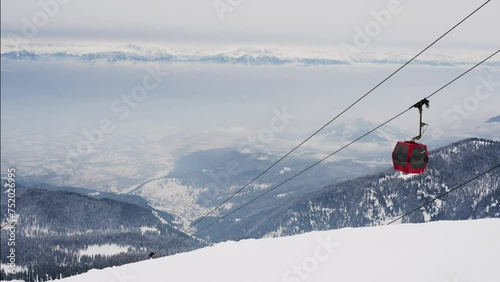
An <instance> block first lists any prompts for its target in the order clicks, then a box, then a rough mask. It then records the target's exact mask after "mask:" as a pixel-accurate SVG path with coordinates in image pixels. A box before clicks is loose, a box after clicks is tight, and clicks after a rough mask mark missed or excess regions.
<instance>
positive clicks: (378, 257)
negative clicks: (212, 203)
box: [62, 219, 500, 282]
mask: <svg viewBox="0 0 500 282" xmlns="http://www.w3.org/2000/svg"><path fill="white" fill-rule="evenodd" d="M498 234H500V219H482V220H474V221H442V222H432V223H425V224H396V225H391V226H380V227H368V228H345V229H339V230H332V231H322V232H312V233H307V234H302V235H297V236H291V237H282V238H268V239H260V240H253V239H251V240H244V241H240V242H225V243H221V244H217V245H215V246H213V247H207V248H203V249H199V250H196V251H193V252H189V253H183V254H177V255H174V256H170V257H164V258H158V259H153V260H146V261H142V262H137V263H132V264H128V265H123V266H119V267H113V268H106V269H103V270H91V271H89V272H87V273H84V274H81V275H78V276H74V277H70V278H66V279H63V280H62V281H66V282H83V281H85V282H86V281H94V282H100V281H102V282H109V281H123V282H142V281H143V282H149V281H176V282H180V281H186V282H197V281H217V282H234V281H244V282H246V281H255V282H266V281H269V282H277V281H283V282H299V281H309V282H315V281H322V282H324V281H343V282H348V281H353V282H354V281H356V282H359V281H371V282H391V281H394V282H396V281H397V282H400V281H405V282H422V281H426V282H443V281H485V282H487V281H498V277H499V274H500V272H499V270H498V265H497V263H498V254H499V253H500V236H498ZM193 270H195V271H193Z"/></svg>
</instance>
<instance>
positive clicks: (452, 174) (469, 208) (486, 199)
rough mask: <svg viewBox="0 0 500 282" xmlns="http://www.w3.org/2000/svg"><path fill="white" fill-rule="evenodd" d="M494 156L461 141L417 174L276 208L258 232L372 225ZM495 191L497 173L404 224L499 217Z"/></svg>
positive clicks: (494, 147) (351, 183)
mask: <svg viewBox="0 0 500 282" xmlns="http://www.w3.org/2000/svg"><path fill="white" fill-rule="evenodd" d="M498 152H500V142H498V141H491V140H483V139H466V140H462V141H460V142H457V143H453V144H451V145H449V146H446V147H443V148H440V149H437V150H434V151H432V152H431V160H430V164H429V167H428V169H427V172H426V173H425V174H423V175H404V174H402V173H400V172H396V171H392V170H391V171H388V172H385V173H380V174H376V175H371V176H365V177H360V178H356V179H352V180H348V181H345V182H342V183H338V184H334V185H331V186H328V187H325V188H324V189H322V190H320V191H317V192H314V193H311V194H310V195H309V196H307V197H302V198H299V199H296V200H295V201H292V202H290V203H289V204H288V205H286V206H282V207H280V208H279V209H278V210H277V211H276V212H275V213H273V214H272V215H270V216H269V217H268V221H267V223H266V224H267V226H264V225H263V226H262V229H264V230H268V231H270V232H268V235H269V236H281V235H291V234H297V233H302V232H308V231H311V230H327V229H335V228H341V227H356V226H371V225H378V224H380V223H384V222H387V221H388V220H391V219H393V218H396V217H397V216H399V215H401V214H402V213H403V212H405V211H408V210H411V209H413V208H415V207H418V206H419V205H421V204H423V203H425V202H427V201H429V200H431V199H433V198H434V197H436V196H437V195H439V194H442V193H444V192H447V191H449V190H450V189H452V188H454V187H456V186H457V185H460V184H461V183H463V182H465V181H467V180H468V179H470V178H472V177H474V176H475V175H477V174H479V173H481V172H483V171H485V170H487V169H489V168H492V167H494V166H495V165H498V164H500V154H499V153H498ZM499 186H500V170H499V169H497V170H495V171H492V172H491V173H489V174H488V175H487V176H485V177H482V178H480V179H478V180H476V181H474V182H473V183H470V184H469V185H467V186H465V187H464V188H463V189H461V190H458V191H457V192H455V193H453V194H449V195H447V196H446V197H445V198H442V199H439V200H437V201H435V202H434V203H433V204H432V205H429V206H427V207H425V208H423V209H421V210H420V211H418V212H416V213H414V214H412V215H411V216H409V217H408V218H406V219H405V220H404V222H427V221H434V220H457V219H470V218H484V217H500V190H499ZM270 222H273V223H270ZM270 226H273V227H271V228H272V229H274V230H270V229H269V227H270ZM255 229H259V228H258V227H255Z"/></svg>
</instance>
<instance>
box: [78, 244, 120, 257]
mask: <svg viewBox="0 0 500 282" xmlns="http://www.w3.org/2000/svg"><path fill="white" fill-rule="evenodd" d="M127 251H128V247H123V246H118V245H116V244H106V245H91V246H88V248H87V249H85V250H80V252H79V253H80V255H81V256H96V255H105V256H113V255H117V254H119V253H126V252H127Z"/></svg>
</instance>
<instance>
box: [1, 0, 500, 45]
mask: <svg viewBox="0 0 500 282" xmlns="http://www.w3.org/2000/svg"><path fill="white" fill-rule="evenodd" d="M54 1H56V0H42V1H40V2H51V3H55V2H54ZM59 1H60V2H63V0H59ZM64 2H68V3H67V4H64V5H63V4H59V5H58V7H57V12H56V13H54V15H53V17H50V20H49V22H48V24H47V25H46V26H43V27H41V28H39V31H38V32H37V34H36V38H37V39H45V38H49V37H59V38H75V37H76V38H80V39H120V40H151V41H163V42H172V41H188V42H192V41H196V42H204V43H207V44H208V43H227V44H238V45H243V44H244V43H259V44H265V43H269V44H271V43H273V44H275V43H278V44H307V45H331V44H339V43H341V42H348V43H351V42H352V41H353V38H354V36H355V35H356V31H355V28H360V29H361V30H363V29H364V28H365V27H366V26H367V25H368V24H369V22H370V21H372V20H373V19H374V16H373V15H372V12H379V11H381V10H388V5H391V4H390V3H396V4H392V5H394V7H396V8H393V10H392V11H396V13H392V15H391V19H390V22H389V24H388V25H387V27H383V28H382V29H381V31H380V32H379V35H378V36H376V37H375V38H374V39H373V46H375V45H378V44H380V45H385V46H387V45H388V46H392V47H396V46H402V45H403V46H405V45H415V44H417V45H418V46H421V45H422V43H424V42H425V43H430V42H431V41H433V40H434V39H435V38H437V37H438V36H439V35H441V34H442V33H443V32H444V31H446V30H447V29H449V28H450V27H451V26H453V25H454V24H456V23H457V22H458V21H459V20H461V19H462V18H463V17H465V16H466V15H467V14H469V13H470V12H472V11H473V10H475V9H476V8H477V7H479V6H480V5H481V4H482V3H484V2H485V1H484V0H470V1H454V0H442V1H432V0H421V1H409V0H401V1H397V0H394V1H388V0H376V1H374V0H358V1H338V0H316V1H303V0H272V1H269V0H217V1H214V0H182V1H181V0H165V1H163V0H162V1H159V0H143V1H130V0H106V1H98V0H64ZM221 3H222V4H221ZM230 3H234V4H235V5H233V6H231V7H230V10H227V11H225V12H224V11H222V10H219V12H217V9H216V8H215V6H218V7H219V9H224V7H228V6H224V5H229V4H230ZM398 3H399V4H398ZM1 8H2V12H1V16H2V19H1V21H2V36H6V35H7V34H8V33H9V32H15V33H17V34H21V33H22V29H23V26H25V25H26V20H28V21H30V22H32V23H33V22H34V21H33V19H34V16H35V18H36V16H37V15H40V13H39V12H40V11H43V9H42V7H41V6H40V4H39V1H27V0H2V1H1ZM499 11H500V1H497V0H495V1H491V2H490V3H489V4H487V6H485V7H484V8H483V9H482V10H481V11H479V12H478V13H477V14H476V15H475V16H474V17H472V18H470V19H469V20H468V21H467V22H466V23H465V24H464V25H463V26H461V27H460V28H459V29H457V30H456V31H455V32H454V33H453V34H450V36H449V37H447V38H446V39H445V40H443V42H442V43H440V45H441V46H448V47H450V46H451V47H463V48H466V47H473V48H478V47H484V48H494V47H495V46H494V45H495V44H498V42H500V33H499V32H498V31H497V27H498V26H500V17H498V12H499ZM221 17H223V18H224V20H221ZM23 19H26V20H23ZM35 21H36V20H35Z"/></svg>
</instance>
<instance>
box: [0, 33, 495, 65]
mask: <svg viewBox="0 0 500 282" xmlns="http://www.w3.org/2000/svg"><path fill="white" fill-rule="evenodd" d="M412 56H413V54H401V53H394V52H392V53H391V52H387V51H380V52H351V50H346V48H342V47H341V46H337V47H336V48H328V49H325V50H308V49H306V48H303V47H297V48H288V49H280V48H276V47H228V46H218V47H212V48H203V49H193V48H185V47H182V46H159V45H147V44H116V43H114V44H112V43H96V44H89V43H73V44H67V43H60V42H17V41H15V40H10V39H9V38H2V53H1V58H2V60H30V61H40V60H42V61H44V60H76V61H80V62H88V63H95V62H108V63H116V62H143V63H147V62H161V63H186V62H198V63H215V64H240V65H301V66H328V65H346V64H353V63H370V64H404V63H406V62H407V61H408V60H409V59H410V58H411V57H412ZM484 56H485V53H483V52H476V53H475V54H472V53H470V52H469V53H467V54H460V55H456V56H450V55H449V54H447V52H446V51H441V52H435V53H429V54H423V55H422V56H420V57H419V58H418V59H416V60H415V61H414V63H415V64H419V65H429V66H459V65H471V64H475V63H476V62H477V61H478V60H479V59H480V58H481V59H482V58H483V57H484ZM485 65H489V66H498V65H500V61H498V60H495V59H494V58H492V60H490V61H488V62H486V63H485Z"/></svg>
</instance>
